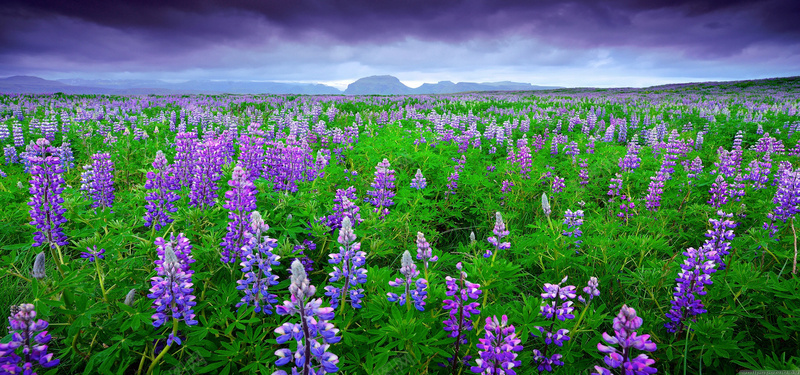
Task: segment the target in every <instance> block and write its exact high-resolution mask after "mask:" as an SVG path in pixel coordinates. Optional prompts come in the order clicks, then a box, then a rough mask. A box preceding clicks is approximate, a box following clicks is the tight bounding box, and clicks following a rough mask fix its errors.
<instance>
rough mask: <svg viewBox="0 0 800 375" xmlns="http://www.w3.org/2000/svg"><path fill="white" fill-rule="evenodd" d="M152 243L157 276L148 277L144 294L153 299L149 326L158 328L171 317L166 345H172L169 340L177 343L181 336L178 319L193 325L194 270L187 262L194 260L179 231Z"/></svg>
mask: <svg viewBox="0 0 800 375" xmlns="http://www.w3.org/2000/svg"><path fill="white" fill-rule="evenodd" d="M155 244H156V246H157V249H156V250H157V252H158V260H156V261H155V262H154V263H155V264H156V272H157V273H158V276H154V277H153V278H152V281H151V282H150V285H151V288H150V294H148V295H147V297H148V298H150V299H153V308H154V309H156V313H155V314H153V316H152V318H153V319H154V320H155V321H154V322H153V327H156V328H158V327H161V326H162V325H163V324H164V323H167V321H168V320H170V319H172V321H173V323H172V324H173V326H172V331H171V332H170V334H169V336H168V337H167V345H172V343H173V342H175V343H177V344H178V345H180V344H181V339H180V337H178V336H177V335H176V334H177V331H178V322H179V321H180V320H183V321H184V322H185V323H186V325H190V326H191V325H196V324H197V320H195V319H194V316H195V315H194V310H193V309H192V308H193V307H194V306H195V305H196V304H197V302H195V301H194V299H195V296H193V295H192V292H193V291H194V288H192V286H193V284H192V274H194V271H192V270H191V269H189V265H190V264H192V263H194V259H193V258H192V253H191V251H192V245H191V244H190V243H189V240H188V239H187V238H186V237H184V236H183V233H181V234H179V235H178V238H177V239H176V238H175V235H174V234H172V237H171V240H170V241H169V242H166V241H164V238H162V237H159V238H156V240H155Z"/></svg>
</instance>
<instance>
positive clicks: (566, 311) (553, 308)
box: [531, 276, 577, 372]
mask: <svg viewBox="0 0 800 375" xmlns="http://www.w3.org/2000/svg"><path fill="white" fill-rule="evenodd" d="M565 282H567V277H566V276H565V277H564V278H563V279H562V280H561V282H560V283H558V284H548V283H546V284H544V293H542V302H543V304H542V306H541V307H540V310H541V313H542V316H543V317H544V318H545V319H549V320H550V327H549V328H545V327H539V326H536V327H534V328H536V329H537V330H539V332H540V333H541V334H542V337H543V338H544V343H545V347H544V350H543V351H540V350H539V349H534V350H533V359H534V360H535V361H536V362H537V363H538V366H537V368H538V369H539V372H542V371H548V372H552V371H553V366H564V362H563V361H561V357H562V355H561V354H558V353H554V354H553V355H551V356H549V357H548V353H547V352H548V349H549V348H550V346H552V345H556V346H559V347H560V346H562V345H564V344H563V342H564V341H568V340H569V339H570V337H569V336H567V334H568V333H569V330H568V329H563V328H562V329H558V330H555V324H556V319H558V320H560V321H562V322H564V321H566V320H568V319H575V315H573V314H572V312H573V311H574V310H575V308H574V307H572V305H573V303H572V301H571V299H573V298H575V297H576V295H577V294H576V293H575V291H576V288H575V286H573V285H567V286H564V287H562V286H561V284H563V283H565ZM548 300H552V301H548ZM561 301H563V302H561ZM531 335H534V334H533V333H531Z"/></svg>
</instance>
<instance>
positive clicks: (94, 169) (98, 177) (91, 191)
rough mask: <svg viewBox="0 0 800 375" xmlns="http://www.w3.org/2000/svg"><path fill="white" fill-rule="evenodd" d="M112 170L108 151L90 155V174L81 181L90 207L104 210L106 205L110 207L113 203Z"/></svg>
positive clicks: (112, 166)
mask: <svg viewBox="0 0 800 375" xmlns="http://www.w3.org/2000/svg"><path fill="white" fill-rule="evenodd" d="M84 168H86V167H84ZM87 172H88V170H87ZM113 172H114V163H113V162H112V161H111V155H110V154H109V153H107V152H98V153H96V154H94V155H92V165H91V174H87V176H86V181H83V183H84V184H85V186H84V187H83V188H85V189H86V192H87V194H88V196H89V199H91V200H92V208H95V209H97V208H100V209H101V210H104V209H105V208H106V207H108V208H109V209H111V208H112V206H113V205H114V175H113ZM83 188H82V190H83Z"/></svg>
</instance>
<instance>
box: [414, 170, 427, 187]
mask: <svg viewBox="0 0 800 375" xmlns="http://www.w3.org/2000/svg"><path fill="white" fill-rule="evenodd" d="M427 186H428V180H426V179H425V176H423V175H422V170H420V169H417V173H416V174H415V175H414V178H413V179H412V180H411V188H412V189H417V190H422V189H424V188H425V187H427Z"/></svg>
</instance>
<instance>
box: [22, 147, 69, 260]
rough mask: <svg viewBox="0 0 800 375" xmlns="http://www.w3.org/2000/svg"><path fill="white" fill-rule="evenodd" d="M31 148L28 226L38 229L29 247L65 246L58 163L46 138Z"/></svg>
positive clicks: (61, 183) (60, 177)
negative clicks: (29, 219) (29, 218)
mask: <svg viewBox="0 0 800 375" xmlns="http://www.w3.org/2000/svg"><path fill="white" fill-rule="evenodd" d="M32 148H33V151H34V154H33V155H30V156H29V157H28V158H27V159H28V160H29V161H30V163H31V164H32V166H31V187H30V193H31V201H30V202H28V206H30V207H31V209H30V214H31V222H30V224H31V225H33V226H35V227H36V228H37V229H38V230H37V231H36V232H35V233H34V234H33V246H34V247H36V246H42V245H45V244H46V245H48V246H50V247H53V246H56V245H57V246H65V245H66V244H67V236H66V235H64V229H63V228H62V227H61V225H62V224H64V223H66V222H67V219H65V218H64V216H63V215H64V212H66V211H67V210H66V209H64V208H63V207H62V206H61V204H62V203H64V199H63V198H61V192H63V191H64V177H63V176H62V173H63V170H62V169H61V161H60V160H59V159H58V157H57V156H54V155H53V154H54V153H55V148H53V147H51V146H50V142H49V141H48V140H47V139H44V138H39V139H38V140H37V141H36V143H35V144H34V145H33V147H32ZM47 154H50V155H49V156H48V155H47Z"/></svg>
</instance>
